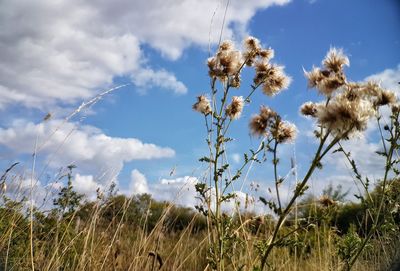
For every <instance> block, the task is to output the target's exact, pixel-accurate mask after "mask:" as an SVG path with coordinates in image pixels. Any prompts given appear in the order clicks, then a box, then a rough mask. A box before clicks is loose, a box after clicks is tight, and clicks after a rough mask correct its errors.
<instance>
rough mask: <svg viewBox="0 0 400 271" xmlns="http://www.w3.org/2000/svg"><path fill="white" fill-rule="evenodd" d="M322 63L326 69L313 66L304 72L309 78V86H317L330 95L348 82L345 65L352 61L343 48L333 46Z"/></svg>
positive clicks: (323, 92)
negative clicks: (344, 70)
mask: <svg viewBox="0 0 400 271" xmlns="http://www.w3.org/2000/svg"><path fill="white" fill-rule="evenodd" d="M322 64H323V65H324V67H325V69H323V70H322V69H320V68H316V67H313V69H312V70H311V71H309V72H307V71H304V74H305V76H306V77H307V79H308V87H309V88H316V89H318V90H319V91H320V92H321V93H322V94H324V95H326V96H328V97H330V96H332V94H333V92H334V91H336V90H337V89H339V88H340V87H342V86H344V85H345V84H346V76H345V74H344V72H343V66H345V65H346V66H349V65H350V62H349V59H348V57H347V56H346V55H344V54H343V50H342V49H336V48H331V49H330V50H329V52H328V53H327V55H326V57H325V59H324V60H323V61H322Z"/></svg>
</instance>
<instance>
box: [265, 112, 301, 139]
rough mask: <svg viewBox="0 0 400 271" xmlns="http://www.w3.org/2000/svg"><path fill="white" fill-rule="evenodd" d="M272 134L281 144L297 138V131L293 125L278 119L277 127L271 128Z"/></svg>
mask: <svg viewBox="0 0 400 271" xmlns="http://www.w3.org/2000/svg"><path fill="white" fill-rule="evenodd" d="M271 134H272V136H273V138H274V139H275V140H276V141H277V142H279V143H284V142H292V141H294V139H295V138H296V135H297V129H296V126H295V125H294V124H293V123H290V122H288V121H281V120H280V119H279V118H278V119H277V121H276V123H275V125H274V126H273V127H272V128H271Z"/></svg>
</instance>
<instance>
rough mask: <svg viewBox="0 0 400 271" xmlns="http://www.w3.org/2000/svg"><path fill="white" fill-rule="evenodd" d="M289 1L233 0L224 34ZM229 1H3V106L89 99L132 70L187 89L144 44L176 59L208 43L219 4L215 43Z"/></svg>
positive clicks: (140, 80)
mask: <svg viewBox="0 0 400 271" xmlns="http://www.w3.org/2000/svg"><path fill="white" fill-rule="evenodd" d="M288 2H289V0H252V1H240V0H233V1H230V7H229V10H228V13H227V16H226V22H225V27H226V29H225V31H224V33H225V36H227V37H230V36H232V35H233V32H234V28H233V26H235V29H237V30H240V29H243V28H246V25H247V23H248V21H249V20H250V19H251V17H252V16H253V15H254V14H255V13H256V11H257V10H259V9H262V8H266V7H269V6H271V5H274V4H277V5H284V4H286V3H288ZM224 6H225V1H221V2H220V1H214V0H205V1H197V0H185V1H173V0H167V1H166V0H153V1H128V0H117V1H108V0H99V1H78V0H59V1H51V0H38V1H33V2H32V1H27V0H22V1H18V2H16V1H13V0H5V1H2V3H1V9H0V25H1V26H2V27H1V29H0V82H1V83H0V109H1V108H3V109H4V108H5V107H7V106H8V105H10V104H17V103H18V104H21V105H25V106H28V107H35V108H40V109H43V110H46V111H47V110H49V109H51V108H52V107H54V105H56V104H58V103H59V102H62V103H63V104H70V103H74V102H77V101H79V100H82V99H87V98H89V97H91V96H93V95H94V94H95V93H98V92H99V91H100V89H104V88H108V87H109V85H110V84H112V83H113V78H114V77H116V76H125V75H128V76H131V75H133V82H134V83H137V84H138V85H139V86H140V87H143V86H144V85H151V86H154V87H161V88H165V89H168V90H172V91H173V92H175V93H178V94H182V93H185V92H186V91H187V90H186V87H185V85H184V84H183V83H182V82H180V81H178V79H176V78H175V76H174V75H173V74H172V73H170V72H167V71H165V70H163V69H161V70H152V69H151V68H149V67H148V66H149V65H148V64H149V63H146V62H147V61H146V58H145V57H144V56H143V51H142V49H141V46H142V45H143V44H147V45H149V46H151V47H153V48H155V49H156V50H158V51H159V52H161V54H162V55H165V56H167V57H169V58H171V59H177V58H178V57H180V55H181V54H182V51H183V50H184V49H185V48H187V47H188V46H190V45H200V46H203V47H205V46H206V45H207V44H208V41H209V30H210V22H211V17H212V14H213V12H214V10H216V9H217V12H216V16H215V17H214V19H213V25H212V27H211V28H212V31H211V32H212V35H211V41H212V42H216V41H217V40H218V38H217V37H218V35H219V32H220V27H221V25H222V18H223V13H224ZM150 64H151V63H150ZM144 65H145V66H146V68H143V67H144ZM136 75H138V77H136ZM146 80H147V81H146Z"/></svg>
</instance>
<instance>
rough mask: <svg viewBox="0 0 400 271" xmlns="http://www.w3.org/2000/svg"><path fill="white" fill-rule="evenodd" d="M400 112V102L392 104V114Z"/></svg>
mask: <svg viewBox="0 0 400 271" xmlns="http://www.w3.org/2000/svg"><path fill="white" fill-rule="evenodd" d="M399 112H400V104H399V103H397V104H394V105H392V114H398V113H399Z"/></svg>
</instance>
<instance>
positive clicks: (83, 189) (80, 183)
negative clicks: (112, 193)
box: [72, 173, 104, 199]
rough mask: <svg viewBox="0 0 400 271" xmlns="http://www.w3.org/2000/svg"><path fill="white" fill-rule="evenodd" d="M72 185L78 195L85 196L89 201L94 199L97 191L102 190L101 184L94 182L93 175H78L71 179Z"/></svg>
mask: <svg viewBox="0 0 400 271" xmlns="http://www.w3.org/2000/svg"><path fill="white" fill-rule="evenodd" d="M72 185H73V187H74V189H75V190H76V191H77V192H78V193H81V194H85V195H86V196H88V197H89V198H91V199H94V198H93V197H95V195H96V190H97V189H100V190H103V189H104V187H103V186H102V185H101V184H99V183H97V182H96V181H95V180H94V178H93V175H80V174H79V173H77V174H76V175H75V178H73V180H72Z"/></svg>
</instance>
